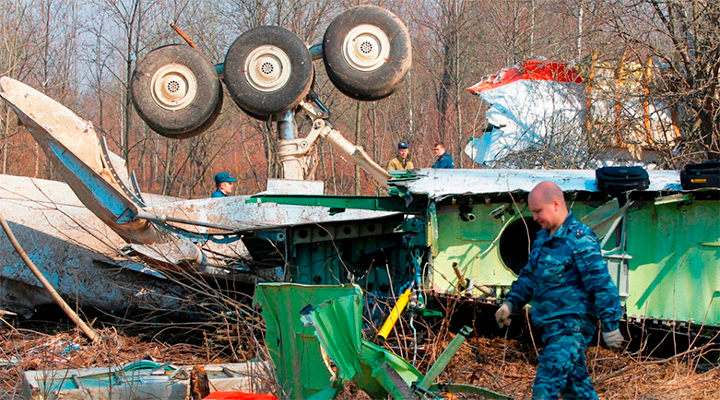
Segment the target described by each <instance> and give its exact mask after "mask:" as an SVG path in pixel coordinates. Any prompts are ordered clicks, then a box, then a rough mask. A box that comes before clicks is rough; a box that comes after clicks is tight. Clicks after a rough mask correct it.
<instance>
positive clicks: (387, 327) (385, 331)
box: [378, 289, 412, 340]
mask: <svg viewBox="0 0 720 400" xmlns="http://www.w3.org/2000/svg"><path fill="white" fill-rule="evenodd" d="M411 293H412V290H410V289H408V290H406V291H405V293H403V294H402V295H401V296H400V298H399V299H398V301H397V303H396V304H395V307H393V309H392V311H390V315H389V316H388V318H387V319H386V320H385V323H384V324H383V326H382V328H380V330H379V331H378V338H382V340H387V337H388V335H389V334H390V331H392V328H393V326H395V322H397V320H398V319H399V318H400V314H402V312H403V310H404V309H405V307H406V306H407V304H408V302H409V301H410V294H411Z"/></svg>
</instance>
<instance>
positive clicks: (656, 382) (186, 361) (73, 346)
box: [0, 323, 720, 400]
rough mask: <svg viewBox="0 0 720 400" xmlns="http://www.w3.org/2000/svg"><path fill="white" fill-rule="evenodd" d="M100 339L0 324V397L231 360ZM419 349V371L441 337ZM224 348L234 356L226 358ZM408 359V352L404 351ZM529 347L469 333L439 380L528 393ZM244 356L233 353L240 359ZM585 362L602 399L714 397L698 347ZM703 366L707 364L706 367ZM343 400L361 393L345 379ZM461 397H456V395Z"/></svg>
mask: <svg viewBox="0 0 720 400" xmlns="http://www.w3.org/2000/svg"><path fill="white" fill-rule="evenodd" d="M99 333H100V334H101V336H102V337H103V342H102V343H100V344H91V343H89V341H88V340H86V339H85V337H83V336H81V334H79V333H78V331H77V330H74V329H69V330H66V331H64V332H56V333H42V332H38V331H31V330H18V329H17V328H15V327H13V326H10V325H8V324H6V323H2V327H0V398H2V399H21V398H22V389H21V375H22V373H23V372H24V371H27V370H38V369H65V368H83V367H97V366H108V365H118V364H122V363H127V362H131V361H136V360H140V359H142V358H144V357H148V356H149V357H152V358H153V359H154V360H156V361H157V362H167V361H171V362H173V363H174V364H176V365H196V364H207V363H214V362H238V361H245V360H242V359H238V357H239V356H238V355H237V354H238V353H237V352H230V353H229V352H228V351H227V349H228V346H227V343H224V344H223V343H215V342H212V341H207V340H206V341H205V344H204V345H190V344H185V343H179V344H173V345H169V344H166V343H163V342H161V341H158V340H157V339H153V338H151V337H150V338H148V337H146V336H128V335H125V334H123V333H120V332H117V331H116V330H115V329H114V328H106V329H102V330H100V331H99ZM451 336H452V335H450V334H448V335H447V337H446V338H444V339H442V340H438V341H436V342H435V343H436V344H432V345H427V346H425V347H424V348H423V351H422V354H421V355H420V359H421V363H420V364H419V369H420V370H421V371H423V370H424V368H426V365H427V362H426V361H427V360H431V359H434V358H435V357H436V355H437V354H439V353H440V352H441V351H442V349H443V348H444V346H445V345H446V344H447V342H448V340H450V339H451ZM227 354H235V355H234V356H228V355H227ZM404 355H405V356H406V357H407V355H408V354H407V353H406V354H404ZM536 355H537V353H536V349H535V348H534V346H532V345H531V344H527V343H523V342H520V341H517V340H509V339H505V338H498V337H493V338H491V337H475V338H471V339H469V340H468V342H466V344H465V345H463V346H462V347H461V349H460V350H459V351H458V353H457V354H456V356H455V358H453V360H452V362H451V363H450V365H449V367H448V370H447V371H446V373H445V374H444V375H442V376H441V377H440V378H439V381H453V382H456V383H468V384H473V385H477V386H482V387H485V388H489V389H492V390H494V391H497V392H500V393H504V394H506V395H510V396H513V397H515V398H517V399H528V398H529V397H530V391H531V386H532V379H533V377H534V374H535V368H536ZM242 357H243V356H240V358H242ZM587 360H588V367H589V370H590V373H591V376H592V379H593V381H594V383H595V387H596V388H597V391H598V394H599V396H600V398H601V399H642V400H661V399H680V400H682V399H688V400H690V399H693V400H696V399H718V398H720V367H718V366H717V365H716V364H715V366H713V365H712V364H707V363H703V361H704V359H703V349H695V350H694V351H690V352H687V353H685V354H680V355H678V356H675V357H671V358H667V359H648V358H643V359H638V358H637V357H634V356H632V355H629V354H627V353H624V354H617V353H613V352H611V351H609V350H606V349H604V348H602V347H598V346H593V347H591V348H590V349H588V352H587ZM708 365H710V367H708ZM340 398H343V399H353V400H360V399H368V398H369V397H368V396H367V395H365V394H364V393H358V391H357V390H356V389H354V387H353V385H352V384H348V385H347V386H346V387H345V390H344V391H343V392H342V393H341V395H340ZM455 398H462V397H455Z"/></svg>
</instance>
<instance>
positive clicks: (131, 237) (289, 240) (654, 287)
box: [0, 78, 720, 327]
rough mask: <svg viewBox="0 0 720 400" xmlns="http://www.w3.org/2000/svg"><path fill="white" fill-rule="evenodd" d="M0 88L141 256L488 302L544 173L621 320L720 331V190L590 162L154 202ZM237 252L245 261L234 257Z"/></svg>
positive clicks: (515, 259)
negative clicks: (602, 264) (369, 188)
mask: <svg viewBox="0 0 720 400" xmlns="http://www.w3.org/2000/svg"><path fill="white" fill-rule="evenodd" d="M0 86H1V87H2V91H1V92H0V95H1V96H2V97H3V98H4V99H5V101H6V102H7V103H8V104H10V106H11V107H12V108H13V109H14V110H15V111H16V112H17V113H18V115H19V116H20V119H21V121H22V123H23V124H24V125H25V126H27V127H28V129H30V131H31V132H33V135H34V136H35V138H36V140H38V142H39V143H40V144H42V145H43V148H44V149H45V150H46V151H47V152H48V155H49V156H52V157H54V159H55V162H56V166H58V167H63V168H62V169H61V171H62V173H63V176H64V177H65V178H66V180H67V181H68V182H70V185H71V187H72V188H73V189H74V191H75V193H76V194H77V195H78V198H80V199H81V200H82V199H83V196H84V197H86V198H85V199H84V200H85V201H84V204H85V205H86V206H87V207H88V208H89V209H91V210H92V211H93V212H94V213H95V215H97V217H98V218H99V219H100V220H101V221H103V222H104V223H105V224H106V225H107V226H108V227H109V228H111V229H112V230H113V231H114V232H116V233H117V235H118V236H119V237H121V238H123V239H124V240H125V241H126V242H128V243H130V246H129V249H131V250H132V252H131V253H132V254H133V255H134V258H133V260H134V261H135V262H136V263H137V264H138V265H140V264H143V263H149V264H151V265H153V266H155V267H156V268H157V267H158V266H162V265H165V266H169V265H174V266H176V267H177V266H183V267H184V268H187V269H192V270H194V271H199V272H200V273H203V274H208V275H213V276H222V277H223V278H231V279H232V278H239V277H240V276H242V275H243V273H247V272H248V271H249V270H251V269H252V270H258V271H265V272H268V273H269V275H268V277H267V278H266V279H267V280H273V279H277V280H284V281H290V282H295V283H300V284H310V285H313V284H345V283H350V282H353V283H356V284H358V285H360V286H361V287H362V288H363V289H364V290H365V291H366V292H368V293H369V294H372V295H376V296H382V297H384V296H388V295H389V294H390V293H391V292H393V291H394V292H395V293H398V292H402V291H403V290H405V289H412V290H413V292H414V296H413V301H411V302H410V307H412V308H414V310H415V311H419V310H421V309H422V308H423V307H424V306H425V299H426V298H427V296H428V295H429V294H437V295H447V294H461V295H463V296H466V298H467V299H468V300H470V301H476V302H480V303H486V304H492V303H494V302H495V301H496V299H497V298H498V297H500V296H501V295H502V293H503V291H504V290H506V289H507V288H508V287H509V286H510V284H511V283H512V282H513V280H514V279H515V278H516V276H517V273H518V272H519V270H520V269H521V268H522V267H523V266H524V264H525V263H526V261H527V255H528V248H529V243H530V241H529V239H532V238H533V237H534V233H535V232H536V231H537V230H538V229H539V227H538V225H537V224H536V223H535V222H534V221H533V220H532V213H531V212H530V211H529V210H528V208H527V203H526V200H527V194H528V192H529V191H530V190H531V189H532V188H533V187H534V185H536V184H537V183H538V182H540V181H542V180H550V181H553V182H555V183H557V184H558V185H560V187H561V188H563V190H564V191H565V193H566V196H567V200H568V202H569V204H570V208H571V210H572V211H573V213H575V215H576V216H578V217H579V218H580V219H582V220H583V221H584V222H585V223H586V224H588V225H589V226H590V227H591V228H592V229H593V230H594V231H595V232H596V233H597V234H598V236H599V237H600V238H601V241H602V248H603V252H604V255H605V257H606V259H607V261H608V267H609V269H610V273H611V275H612V276H613V278H614V280H615V282H616V284H617V286H618V288H619V290H620V294H621V296H622V298H623V300H624V303H625V307H626V314H627V316H628V317H630V318H633V317H635V318H649V319H656V320H660V321H682V322H688V323H691V324H704V325H709V326H715V327H718V326H720V301H718V300H717V299H718V298H719V297H720V271H719V270H718V268H717V266H718V265H719V264H720V252H718V248H720V221H718V219H717V218H716V216H717V215H720V190H718V189H715V188H707V189H699V190H692V191H686V190H683V189H682V187H681V185H680V179H679V173H678V172H677V171H649V175H650V186H649V187H648V188H647V189H645V190H635V191H630V192H627V193H625V194H623V195H622V196H621V200H622V201H618V199H617V198H614V197H612V196H610V195H609V194H608V193H605V192H602V191H599V190H598V188H597V183H596V181H595V174H594V171H590V170H489V169H482V170H433V169H421V170H414V171H409V172H404V173H402V174H398V175H393V178H392V179H390V180H389V181H388V182H387V183H388V185H389V186H390V188H391V189H390V195H388V196H323V195H273V194H261V195H257V196H253V197H243V196H237V197H227V198H220V199H200V200H180V199H171V198H162V199H161V200H156V197H155V196H152V197H151V196H147V195H145V194H142V193H140V192H139V191H136V189H133V187H134V186H132V185H129V184H125V183H123V182H124V181H121V180H120V179H122V178H119V176H120V175H119V174H117V172H113V171H121V170H123V168H124V167H122V166H114V164H111V162H112V161H111V160H114V159H115V158H114V157H113V156H112V155H111V153H109V152H107V149H106V148H105V146H103V145H102V143H103V142H102V140H100V139H99V138H98V137H97V135H96V133H95V132H94V131H93V130H92V127H91V125H90V124H89V123H87V122H86V121H83V120H82V119H80V118H78V117H77V116H75V115H74V114H73V113H72V112H70V111H69V110H67V109H66V108H64V107H63V106H61V105H60V104H58V103H56V102H54V101H53V100H51V99H49V98H47V97H46V96H44V95H42V94H41V93H39V92H37V91H35V90H34V89H32V88H30V87H28V86H26V85H23V84H21V83H19V82H16V81H13V80H11V79H9V78H2V79H0ZM80 155H82V158H80ZM116 179H117V180H116ZM471 188H474V189H471ZM469 189H470V190H469ZM621 204H622V205H621ZM270 221H272V225H271V226H268V222H270ZM78 222H80V221H78ZM243 247H245V248H246V249H247V253H245V250H243ZM241 254H248V255H249V258H248V263H243V264H238V261H239V260H240V259H241V257H239V255H241ZM6 279H7V278H6ZM253 279H257V278H253Z"/></svg>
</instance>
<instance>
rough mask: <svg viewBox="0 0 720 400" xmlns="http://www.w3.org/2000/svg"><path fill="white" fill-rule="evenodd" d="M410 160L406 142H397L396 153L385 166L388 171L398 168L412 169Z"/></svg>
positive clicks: (408, 147)
mask: <svg viewBox="0 0 720 400" xmlns="http://www.w3.org/2000/svg"><path fill="white" fill-rule="evenodd" d="M413 168H415V167H414V166H413V163H412V160H410V146H408V142H405V141H402V142H400V143H398V155H397V157H395V158H393V159H392V160H391V161H390V162H389V163H388V166H387V170H388V171H393V170H400V169H413Z"/></svg>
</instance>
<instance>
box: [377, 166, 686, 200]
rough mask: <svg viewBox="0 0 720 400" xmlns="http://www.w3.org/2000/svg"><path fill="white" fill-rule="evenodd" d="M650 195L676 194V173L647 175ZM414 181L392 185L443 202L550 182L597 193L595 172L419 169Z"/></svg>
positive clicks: (570, 189)
mask: <svg viewBox="0 0 720 400" xmlns="http://www.w3.org/2000/svg"><path fill="white" fill-rule="evenodd" d="M648 174H649V175H650V187H649V188H648V189H647V190H646V191H648V192H652V191H679V190H682V187H681V185H680V174H679V173H678V171H648ZM416 175H417V179H415V180H402V181H399V182H395V181H391V185H392V186H395V187H397V188H401V189H403V190H405V191H406V192H407V193H408V194H410V195H426V196H428V197H430V198H435V199H437V198H443V197H446V196H450V195H459V194H492V193H507V192H516V191H522V192H530V191H531V190H532V189H533V188H534V187H535V186H536V185H537V184H538V183H540V182H542V181H551V182H554V183H556V184H557V185H558V186H560V188H561V189H562V190H563V191H565V192H599V190H598V188H597V182H596V181H595V171H594V170H580V169H572V170H540V169H532V170H521V169H472V170H461V169H421V170H416Z"/></svg>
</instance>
